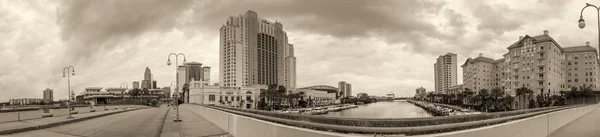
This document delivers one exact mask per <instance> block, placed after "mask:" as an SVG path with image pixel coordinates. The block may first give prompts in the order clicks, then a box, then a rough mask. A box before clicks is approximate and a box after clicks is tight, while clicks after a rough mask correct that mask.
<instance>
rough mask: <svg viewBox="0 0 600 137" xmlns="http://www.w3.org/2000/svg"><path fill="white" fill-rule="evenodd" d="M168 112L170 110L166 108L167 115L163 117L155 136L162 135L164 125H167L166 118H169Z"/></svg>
mask: <svg viewBox="0 0 600 137" xmlns="http://www.w3.org/2000/svg"><path fill="white" fill-rule="evenodd" d="M169 111H171V108H167V113H165V115H164V116H163V122H162V125H161V126H160V131H158V134H157V136H158V137H160V136H162V133H163V131H164V130H165V125H166V124H167V118H168V117H169Z"/></svg>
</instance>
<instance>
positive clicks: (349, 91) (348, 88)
mask: <svg viewBox="0 0 600 137" xmlns="http://www.w3.org/2000/svg"><path fill="white" fill-rule="evenodd" d="M345 90H346V94H345V95H348V96H347V97H351V96H352V84H350V83H346V89H345Z"/></svg>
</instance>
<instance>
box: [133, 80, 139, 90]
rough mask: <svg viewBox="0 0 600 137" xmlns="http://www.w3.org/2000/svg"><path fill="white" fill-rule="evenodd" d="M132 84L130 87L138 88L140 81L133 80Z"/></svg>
mask: <svg viewBox="0 0 600 137" xmlns="http://www.w3.org/2000/svg"><path fill="white" fill-rule="evenodd" d="M132 86H133V87H132V88H138V89H139V88H140V82H139V81H134V82H133V83H132Z"/></svg>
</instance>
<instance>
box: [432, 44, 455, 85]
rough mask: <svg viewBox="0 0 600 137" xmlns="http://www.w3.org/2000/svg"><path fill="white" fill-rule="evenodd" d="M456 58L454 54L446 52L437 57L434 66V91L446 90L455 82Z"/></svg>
mask: <svg viewBox="0 0 600 137" xmlns="http://www.w3.org/2000/svg"><path fill="white" fill-rule="evenodd" d="M456 66H457V59H456V54H454V53H447V54H446V55H441V56H439V57H438V58H437V61H436V62H435V64H433V67H434V73H435V74H434V75H435V91H437V92H448V89H449V88H450V87H452V86H454V85H456V84H457V77H458V76H457V75H456V71H457V69H456V68H457V67H456Z"/></svg>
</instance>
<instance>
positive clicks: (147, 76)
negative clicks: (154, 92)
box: [142, 67, 152, 89]
mask: <svg viewBox="0 0 600 137" xmlns="http://www.w3.org/2000/svg"><path fill="white" fill-rule="evenodd" d="M143 88H146V89H152V72H150V68H148V67H146V71H145V72H144V80H142V89H143Z"/></svg>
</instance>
